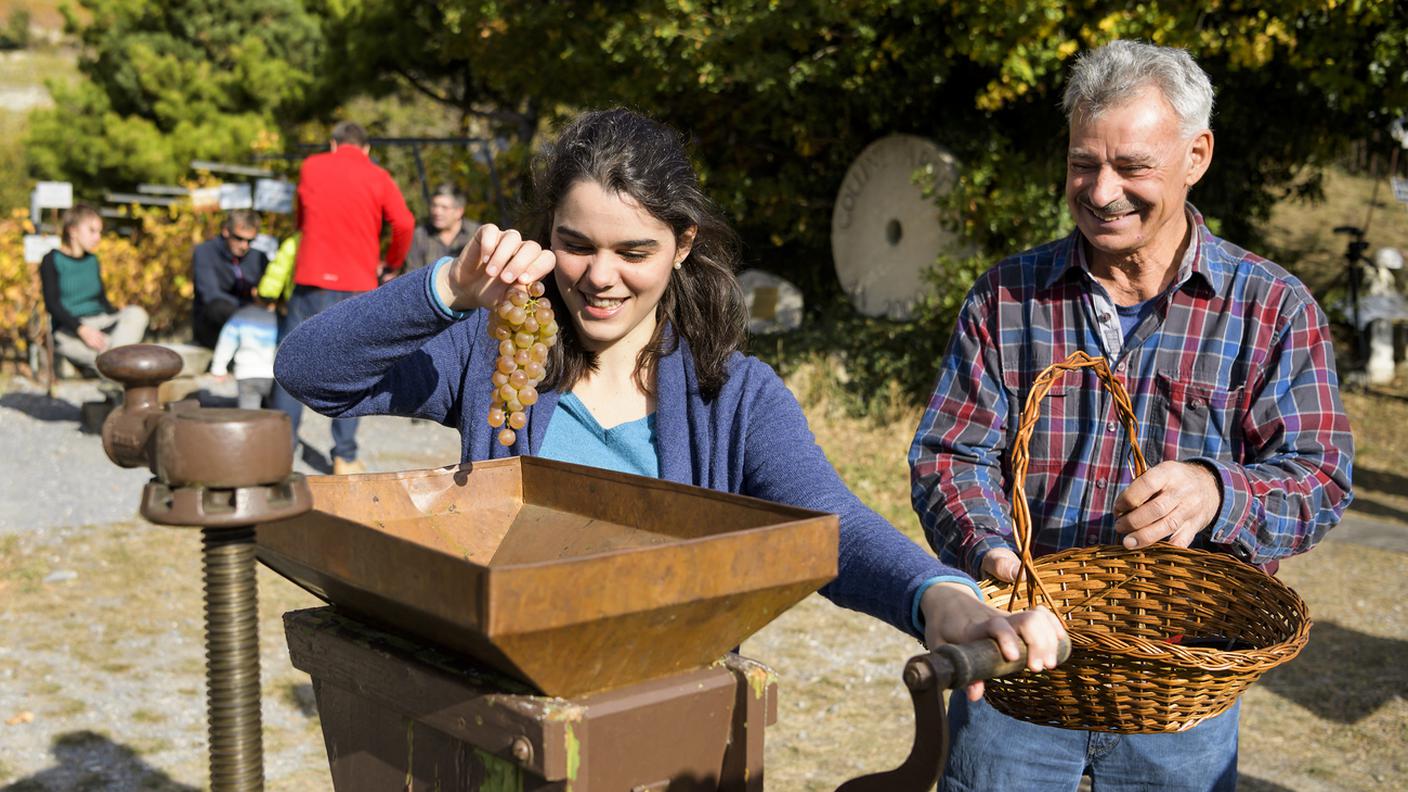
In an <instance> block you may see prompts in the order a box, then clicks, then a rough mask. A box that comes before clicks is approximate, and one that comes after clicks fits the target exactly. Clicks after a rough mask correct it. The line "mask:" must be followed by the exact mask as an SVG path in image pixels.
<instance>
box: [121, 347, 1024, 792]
mask: <svg viewBox="0 0 1408 792" xmlns="http://www.w3.org/2000/svg"><path fill="white" fill-rule="evenodd" d="M154 350H155V351H154ZM160 351H162V350H159V348H153V347H125V348H123V349H118V350H114V351H113V352H110V353H107V354H106V355H105V356H104V357H103V358H100V360H99V365H100V367H102V370H103V371H104V373H105V374H107V375H108V376H110V377H112V378H114V379H117V380H119V381H120V382H123V383H124V384H125V385H126V386H127V388H128V391H127V403H126V404H125V405H124V408H123V410H122V411H120V412H117V413H114V414H113V416H112V417H111V418H110V419H109V422H108V425H106V426H105V427H104V445H105V448H107V450H108V454H109V456H111V457H112V458H113V460H114V461H116V462H118V464H123V465H127V466H136V465H141V464H145V465H147V466H148V467H150V468H151V469H152V470H153V472H154V473H155V474H156V478H155V479H154V480H153V481H152V482H151V483H150V484H148V485H147V487H146V490H145V491H144V494H143V505H142V511H143V514H144V516H146V517H147V518H148V519H150V520H152V521H153V522H159V523H162V524H168V525H199V526H202V530H203V532H204V533H205V535H206V542H207V544H206V558H207V561H206V578H207V592H206V597H207V623H208V630H207V643H208V646H209V649H208V655H209V658H210V666H209V669H208V678H209V681H210V710H209V713H210V721H211V726H210V729H211V731H210V734H211V786H212V788H214V789H216V790H227V789H228V790H247V789H259V788H261V787H262V770H261V769H260V767H259V766H260V764H261V761H262V759H261V751H260V747H259V734H258V732H259V709H258V653H257V640H258V637H257V634H256V632H255V623H254V602H255V591H254V577H253V559H254V557H255V554H256V552H257V557H258V559H259V560H260V561H261V562H262V563H264V564H266V565H267V566H269V567H270V568H272V569H273V570H275V571H276V572H278V573H279V574H281V575H283V576H284V577H286V578H288V579H289V580H291V581H293V582H294V583H296V584H298V585H300V586H302V587H303V588H305V589H307V590H309V591H311V592H313V593H314V594H316V595H317V596H319V597H320V598H322V599H324V600H325V601H327V602H328V603H330V605H331V607H326V608H315V609H310V610H303V611H295V612H291V613H288V614H285V616H284V624H285V631H286V635H287V639H288V642H289V650H290V656H291V658H292V661H293V664H294V665H295V667H297V668H299V669H301V670H304V671H306V672H308V673H309V674H310V675H311V677H312V680H313V687H314V691H315V694H316V696H317V701H318V709H319V714H320V716H321V721H322V726H323V735H324V741H325V743H326V746H327V750H328V757H329V765H330V769H331V773H332V780H333V784H334V786H335V788H336V789H338V790H339V792H349V790H383V789H391V788H395V789H398V790H420V789H425V790H446V791H448V790H573V791H574V792H602V791H603V790H613V791H616V790H629V791H630V792H664V791H665V790H670V791H671V792H682V791H691V792H692V791H694V790H700V791H703V790H761V789H763V781H764V773H763V737H764V731H765V728H766V726H768V725H771V724H772V723H775V722H776V719H777V685H776V679H775V677H774V676H773V675H772V672H771V671H770V670H769V669H767V667H766V666H763V665H761V664H759V663H756V662H754V661H752V660H748V659H747V658H743V657H739V656H738V655H735V654H731V653H730V652H729V649H730V648H731V647H736V646H738V645H739V644H740V643H741V642H742V641H743V640H744V639H745V638H747V637H748V636H749V635H751V634H752V633H754V632H756V631H757V630H758V629H761V628H762V627H763V626H764V625H766V624H767V623H768V622H770V621H771V620H772V619H773V618H775V617H776V616H778V615H779V614H781V613H782V612H783V611H785V610H786V609H787V608H789V607H791V606H792V605H794V604H795V603H797V602H798V601H800V600H801V599H803V598H804V597H806V596H807V595H808V594H810V593H811V592H813V591H815V590H816V589H817V588H818V587H820V586H821V585H823V584H824V583H826V582H827V581H828V580H830V579H831V578H832V577H834V575H835V573H836V558H837V538H838V527H837V521H836V518H835V516H833V515H826V514H819V513H815V512H809V511H804V510H800V509H795V508H792V507H788V506H781V505H777V504H772V503H767V502H764V501H759V500H755V499H751V498H744V497H738V496H733V495H728V494H724V493H718V492H714V491H710V490H704V489H699V488H695V487H687V486H683V485H678V484H673V483H670V482H664V481H658V480H655V479H646V478H641V477H637V476H628V475H624V474H618V473H613V472H609V471H603V470H597V469H594V468H587V467H582V466H578V465H569V464H565V463H558V462H553V461H550V460H542V459H536V458H511V459H503V460H495V461H489V462H479V463H473V464H465V465H458V466H451V467H446V468H440V469H434V470H420V471H407V472H401V473H379V474H365V475H356V476H340V477H333V476H323V477H314V478H312V479H309V480H307V481H305V480H303V479H302V478H301V477H299V476H297V475H296V474H291V473H290V465H291V457H292V448H291V443H292V439H291V436H290V433H289V425H288V422H287V418H286V417H284V416H283V415H282V414H280V413H275V412H270V411H241V410H224V409H210V408H199V407H196V406H194V405H189V404H185V403H182V404H172V405H167V406H166V407H165V409H162V408H160V407H159V406H158V405H156V404H155V386H156V384H158V383H159V382H160V381H161V380H162V379H164V378H167V377H170V376H172V375H173V374H174V373H175V371H176V370H177V369H179V360H176V361H175V362H174V363H172V362H171V361H170V360H169V359H166V358H164V357H163V356H161V355H160V354H159V352H160ZM118 353H122V354H121V355H119V354H118ZM109 356H111V357H109ZM171 356H172V357H173V358H174V357H176V356H175V355H174V354H172V355H171ZM173 366H174V368H173ZM310 503H311V509H310ZM254 523H257V524H258V525H257V528H251V527H250V526H251V525H252V524H254ZM236 624H237V628H236V627H235V625H236ZM1021 665H1022V663H1020V662H1018V663H1002V662H1001V657H1000V655H999V654H998V652H997V648H996V645H995V644H993V643H992V642H983V643H982V644H974V645H970V646H966V647H942V648H940V649H939V650H937V651H935V652H931V653H927V654H923V655H919V656H917V657H915V658H912V659H911V660H910V661H909V663H908V664H907V665H906V667H905V669H904V673H903V680H904V682H905V684H906V685H907V686H908V687H909V689H910V692H911V698H912V700H913V703H914V708H915V717H916V734H915V742H914V746H913V748H912V750H911V754H910V756H909V758H908V759H907V760H906V762H905V763H904V764H903V765H902V766H901V767H900V768H898V769H896V770H894V771H891V772H889V773H881V774H877V775H873V776H865V777H862V778H858V779H853V780H852V781H849V782H847V783H846V784H844V785H842V787H841V789H843V790H846V792H864V790H891V791H894V792H904V790H911V789H912V790H924V789H929V788H931V787H932V786H933V784H934V781H935V779H936V778H937V776H938V773H939V772H940V771H941V770H942V768H943V765H944V759H945V755H946V751H947V736H946V733H945V731H944V729H945V725H944V724H945V719H944V715H943V699H942V693H943V691H944V690H946V689H949V688H955V687H960V686H962V685H964V684H966V683H967V682H968V681H970V680H973V679H980V678H986V677H988V676H992V675H993V674H994V673H1006V672H1010V671H1014V670H1017V669H1018V668H1020V667H1021Z"/></svg>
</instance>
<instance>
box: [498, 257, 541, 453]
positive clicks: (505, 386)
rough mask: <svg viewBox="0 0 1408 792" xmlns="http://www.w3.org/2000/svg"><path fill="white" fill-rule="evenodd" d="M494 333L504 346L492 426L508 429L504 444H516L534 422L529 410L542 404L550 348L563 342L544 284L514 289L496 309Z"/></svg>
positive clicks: (504, 432)
mask: <svg viewBox="0 0 1408 792" xmlns="http://www.w3.org/2000/svg"><path fill="white" fill-rule="evenodd" d="M489 335H490V336H491V337H492V338H493V339H494V340H495V341H498V342H499V359H498V362H497V363H496V364H495V368H494V375H493V377H492V380H493V383H494V395H493V398H491V399H490V400H489V404H490V407H489V425H490V426H492V427H494V428H495V429H499V428H500V427H503V428H502V430H501V431H500V432H499V443H500V444H501V445H506V446H511V445H513V441H514V440H516V439H517V438H518V435H517V434H516V433H515V430H517V429H522V428H523V426H524V425H525V424H527V423H528V414H527V413H526V412H525V411H526V410H527V409H528V408H529V407H531V406H533V404H534V403H535V402H537V401H538V383H540V382H542V381H543V377H544V375H545V374H546V373H547V372H546V369H545V367H546V366H547V362H548V350H549V349H551V348H552V345H553V344H555V343H557V320H556V319H554V318H553V313H552V303H551V302H549V301H548V299H547V298H546V297H544V296H543V284H542V283H533V284H531V285H530V286H528V288H526V289H525V288H523V287H522V286H513V287H512V288H510V289H509V290H508V292H507V293H506V294H505V295H504V298H503V299H502V300H500V301H499V303H498V304H497V305H495V306H494V308H493V310H492V311H490V314H489ZM505 424H507V426H505Z"/></svg>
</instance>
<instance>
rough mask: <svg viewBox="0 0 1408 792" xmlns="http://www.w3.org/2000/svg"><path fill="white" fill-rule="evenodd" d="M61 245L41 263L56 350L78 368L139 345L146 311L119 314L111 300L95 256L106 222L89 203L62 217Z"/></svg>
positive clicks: (42, 285) (136, 309)
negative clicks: (109, 351)
mask: <svg viewBox="0 0 1408 792" xmlns="http://www.w3.org/2000/svg"><path fill="white" fill-rule="evenodd" d="M62 228H63V232H62V234H63V236H62V240H63V242H62V244H61V245H60V246H59V247H58V248H57V249H56V250H51V251H49V252H48V253H47V254H45V256H44V259H43V260H42V261H40V263H39V284H40V288H41V290H42V292H43V294H44V305H45V307H46V308H48V309H49V316H50V317H51V318H52V320H53V323H54V348H55V351H56V352H58V353H59V354H60V355H62V356H63V357H65V358H67V359H68V360H70V361H72V362H73V364H74V365H76V366H79V367H80V368H85V369H90V370H91V369H92V368H93V361H95V360H97V358H98V355H99V354H100V353H102V352H103V351H104V350H106V349H108V348H109V347H119V346H124V345H126V344H135V343H137V342H139V341H141V340H142V336H143V335H145V334H146V332H147V312H146V311H144V310H143V309H142V308H141V307H140V306H137V305H129V306H127V307H125V308H122V309H121V310H119V309H117V308H114V307H113V305H112V303H111V302H109V301H108V294H107V289H106V288H105V287H104V286H103V273H102V268H101V267H100V266H99V265H98V256H97V255H96V254H95V253H94V252H93V251H94V250H96V249H97V247H98V242H99V241H100V240H101V239H102V237H103V218H102V216H101V215H99V214H98V210H96V209H94V208H93V207H91V206H89V205H87V204H81V203H80V204H74V205H73V207H72V208H71V209H68V210H67V211H65V212H64V215H63V222H62Z"/></svg>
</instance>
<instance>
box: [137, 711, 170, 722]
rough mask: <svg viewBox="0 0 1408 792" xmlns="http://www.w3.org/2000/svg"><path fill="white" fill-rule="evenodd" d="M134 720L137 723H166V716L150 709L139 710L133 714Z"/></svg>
mask: <svg viewBox="0 0 1408 792" xmlns="http://www.w3.org/2000/svg"><path fill="white" fill-rule="evenodd" d="M131 718H132V720H134V721H136V722H137V723H165V722H166V716H165V715H163V714H161V713H160V712H156V711H153V710H149V709H139V710H137V711H135V712H133V713H132V715H131Z"/></svg>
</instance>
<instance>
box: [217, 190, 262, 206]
mask: <svg viewBox="0 0 1408 792" xmlns="http://www.w3.org/2000/svg"><path fill="white" fill-rule="evenodd" d="M253 206H254V189H253V188H252V187H250V186H249V185H248V184H222V185H220V208H221V209H227V210H228V209H249V208H251V207H253Z"/></svg>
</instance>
